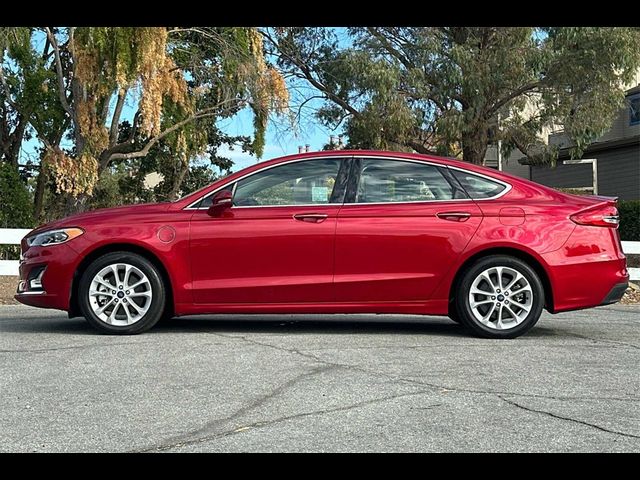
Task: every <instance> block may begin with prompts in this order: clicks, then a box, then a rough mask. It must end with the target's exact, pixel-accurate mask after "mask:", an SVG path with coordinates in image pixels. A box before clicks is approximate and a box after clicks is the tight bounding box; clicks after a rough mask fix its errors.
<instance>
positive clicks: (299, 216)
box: [293, 213, 329, 223]
mask: <svg viewBox="0 0 640 480" xmlns="http://www.w3.org/2000/svg"><path fill="white" fill-rule="evenodd" d="M328 216H329V215H327V214H326V213H296V214H295V215H294V216H293V218H295V219H296V220H299V221H301V222H311V223H320V222H324V221H325V220H326V219H327V217H328Z"/></svg>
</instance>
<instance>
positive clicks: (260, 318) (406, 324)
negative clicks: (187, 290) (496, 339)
mask: <svg viewBox="0 0 640 480" xmlns="http://www.w3.org/2000/svg"><path fill="white" fill-rule="evenodd" d="M153 331H155V332H158V333H178V332H179V333H189V332H193V333H197V332H211V331H215V332H224V333H282V334H289V335H296V334H301V335H304V334H310V333H313V334H323V333H324V334H332V335H335V334H338V335H341V334H344V335H351V334H363V333H366V334H407V335H411V334H414V335H415V334H433V335H445V336H458V337H463V336H465V335H467V334H468V333H467V332H466V330H465V329H464V328H463V327H461V326H460V325H458V324H456V323H454V322H452V321H451V320H449V319H447V318H444V317H421V316H411V317H409V316H404V315H403V316H402V317H394V316H393V315H385V316H377V315H328V316H327V315H300V316H297V315H290V316H287V317H286V319H283V318H278V316H276V315H219V316H215V317H212V316H202V317H183V318H174V319H171V320H165V321H162V322H160V323H159V324H158V325H156V326H155V327H154V328H153V330H152V332H153Z"/></svg>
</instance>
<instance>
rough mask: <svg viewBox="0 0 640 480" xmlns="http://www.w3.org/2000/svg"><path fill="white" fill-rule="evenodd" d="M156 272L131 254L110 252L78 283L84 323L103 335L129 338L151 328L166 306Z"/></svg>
mask: <svg viewBox="0 0 640 480" xmlns="http://www.w3.org/2000/svg"><path fill="white" fill-rule="evenodd" d="M165 297H166V295H165V286H164V283H163V281H162V277H161V276H160V273H159V272H158V269H157V268H156V267H155V266H154V265H153V264H152V263H151V262H150V261H149V260H147V259H146V258H144V257H142V256H141V255H137V254H135V253H131V252H113V253H108V254H106V255H103V256H101V257H99V258H97V259H96V260H94V261H93V263H91V265H89V267H88V268H87V269H86V270H85V272H84V274H83V275H82V278H81V280H80V287H79V289H78V299H79V304H80V310H81V311H82V314H83V315H84V317H85V318H86V319H87V321H88V322H89V323H90V324H91V325H92V326H93V327H95V328H97V329H98V330H100V331H102V332H105V333H112V334H122V335H131V334H135V333H142V332H144V331H146V330H149V329H150V328H151V327H153V326H154V325H155V324H156V323H157V322H158V320H159V319H160V318H161V316H162V314H163V311H164V305H165Z"/></svg>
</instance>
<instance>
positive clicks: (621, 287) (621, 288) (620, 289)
mask: <svg viewBox="0 0 640 480" xmlns="http://www.w3.org/2000/svg"><path fill="white" fill-rule="evenodd" d="M628 286H629V282H624V283H619V284H617V285H616V286H615V287H613V288H612V289H611V290H610V291H609V293H608V294H607V296H606V297H604V300H603V301H602V303H601V305H610V304H612V303H618V302H619V301H620V299H621V298H622V296H623V295H624V292H625V291H626V290H627V287H628Z"/></svg>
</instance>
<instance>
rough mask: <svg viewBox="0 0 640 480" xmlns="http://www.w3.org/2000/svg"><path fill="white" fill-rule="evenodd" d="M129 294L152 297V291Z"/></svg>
mask: <svg viewBox="0 0 640 480" xmlns="http://www.w3.org/2000/svg"><path fill="white" fill-rule="evenodd" d="M128 296H129V297H149V298H151V296H152V293H151V292H131V293H130V294H129V295H128Z"/></svg>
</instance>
